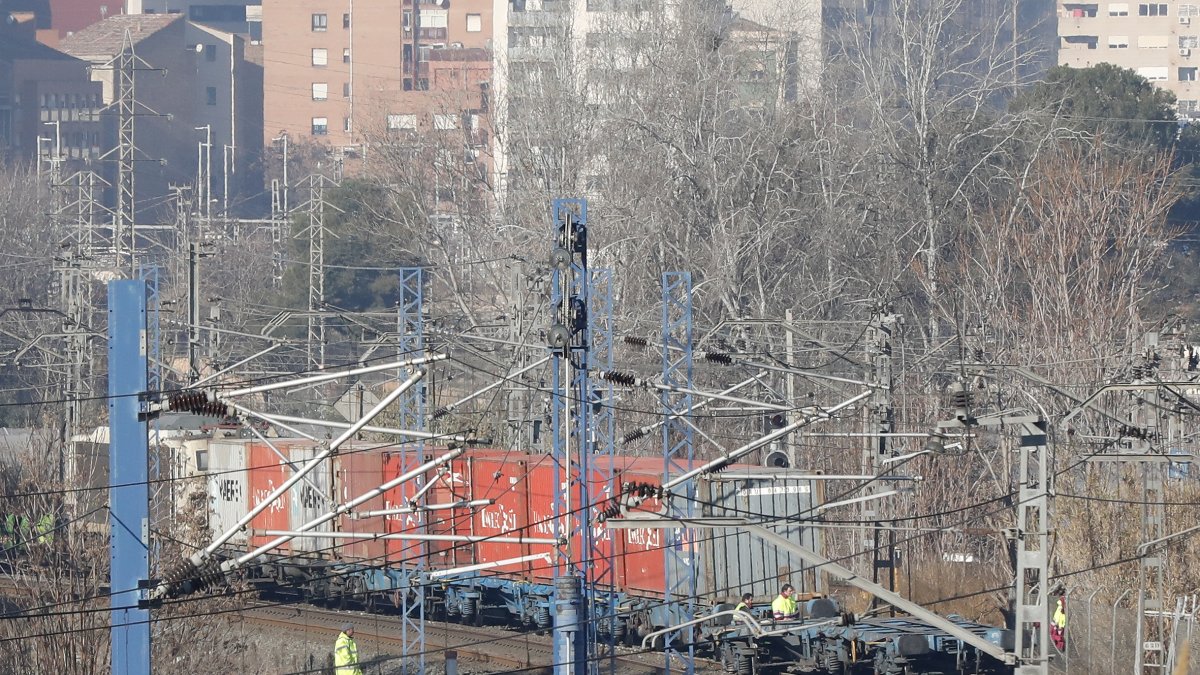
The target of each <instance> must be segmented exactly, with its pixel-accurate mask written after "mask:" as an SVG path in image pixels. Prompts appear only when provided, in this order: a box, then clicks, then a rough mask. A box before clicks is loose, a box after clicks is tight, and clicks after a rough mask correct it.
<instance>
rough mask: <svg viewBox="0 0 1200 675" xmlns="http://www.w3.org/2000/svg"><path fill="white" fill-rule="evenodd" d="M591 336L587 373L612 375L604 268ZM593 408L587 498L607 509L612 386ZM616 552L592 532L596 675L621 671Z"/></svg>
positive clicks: (613, 490)
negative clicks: (617, 650)
mask: <svg viewBox="0 0 1200 675" xmlns="http://www.w3.org/2000/svg"><path fill="white" fill-rule="evenodd" d="M588 281H589V285H590V288H589V291H588V299H589V301H590V306H589V308H588V325H589V331H588V333H589V335H590V336H591V338H590V339H591V350H590V352H589V354H588V370H589V371H591V372H595V371H596V370H604V371H611V370H612V369H613V365H614V363H613V272H612V270H611V269H608V268H602V269H596V270H591V271H590V273H589V275H588ZM588 403H589V407H590V408H591V423H592V426H591V433H592V436H591V439H590V443H589V446H588V448H587V450H588V451H589V452H591V458H590V460H589V465H590V471H589V473H588V476H587V481H586V482H587V485H588V495H589V497H590V498H591V502H590V503H591V504H594V505H599V504H604V503H607V502H608V500H610V499H612V498H614V497H616V494H617V490H618V488H619V486H618V485H616V484H615V480H614V476H615V471H616V467H614V466H613V462H614V461H615V454H616V433H617V432H616V417H615V415H614V414H613V407H614V405H615V391H614V386H613V382H612V381H611V380H601V381H597V382H595V383H594V385H593V388H592V390H591V391H590V392H589V395H588ZM597 511H598V509H597V508H596V507H595V506H593V507H592V508H590V509H589V516H590V517H589V519H588V520H589V522H596V517H595V514H596V512H597ZM616 553H617V550H616V547H615V545H614V542H613V533H612V532H611V531H610V530H608V529H607V528H603V529H598V530H595V531H593V532H592V536H591V550H589V551H588V554H587V555H588V560H589V565H588V579H587V591H588V592H587V593H585V601H586V602H587V603H588V605H589V606H590V607H591V608H592V610H593V611H594V613H595V617H594V620H593V621H592V622H590V623H589V628H590V631H591V632H593V633H595V644H596V649H595V651H596V657H597V661H596V662H595V668H594V670H595V671H596V672H600V673H605V672H607V673H615V672H616V668H617V661H616V645H617V640H618V639H619V638H620V637H621V635H620V630H621V628H622V626H623V625H624V624H623V623H622V622H621V621H620V618H619V616H618V613H619V608H618V606H617V595H616V593H615V592H613V591H615V589H616V585H617V578H616V570H615V568H614V566H613V559H614V556H615V555H616Z"/></svg>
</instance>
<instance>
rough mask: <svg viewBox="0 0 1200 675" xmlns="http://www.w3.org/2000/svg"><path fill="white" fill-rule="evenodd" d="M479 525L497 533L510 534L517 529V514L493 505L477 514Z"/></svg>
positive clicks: (501, 505) (499, 505) (502, 506)
mask: <svg viewBox="0 0 1200 675" xmlns="http://www.w3.org/2000/svg"><path fill="white" fill-rule="evenodd" d="M479 525H480V526H481V527H485V528H487V529H490V530H495V531H497V532H512V531H514V530H516V529H517V512H516V511H513V510H512V509H509V508H506V507H505V506H504V505H503V504H495V505H493V506H490V507H487V508H485V509H483V510H482V511H480V512H479Z"/></svg>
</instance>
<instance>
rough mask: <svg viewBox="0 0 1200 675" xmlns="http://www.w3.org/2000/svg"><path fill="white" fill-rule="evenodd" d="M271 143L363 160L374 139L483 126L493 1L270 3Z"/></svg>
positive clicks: (266, 12) (267, 114)
mask: <svg viewBox="0 0 1200 675" xmlns="http://www.w3.org/2000/svg"><path fill="white" fill-rule="evenodd" d="M262 11H263V27H264V31H263V49H264V64H265V65H264V106H263V109H264V137H263V140H264V143H271V142H272V139H274V138H277V137H278V136H280V134H283V133H286V134H288V136H289V138H291V139H292V140H293V141H296V140H300V141H311V142H315V143H320V144H324V145H328V146H330V147H331V148H335V149H341V150H342V152H344V153H345V154H347V155H349V156H352V157H353V156H356V155H358V154H359V153H360V152H361V150H362V149H363V148H364V147H365V146H369V145H370V143H371V139H373V138H375V139H379V138H387V137H389V135H392V134H401V133H416V132H421V131H451V130H456V129H464V128H468V127H469V128H471V129H476V128H479V127H480V126H482V123H481V122H480V119H479V118H480V116H481V115H483V114H485V113H486V108H487V106H488V103H487V97H488V86H489V81H490V79H491V74H492V52H491V48H492V32H493V26H492V0H454V2H445V1H444V0H436V1H434V0H399V1H398V2H389V3H377V2H361V1H360V2H358V3H355V2H353V0H264V2H263V10H262Z"/></svg>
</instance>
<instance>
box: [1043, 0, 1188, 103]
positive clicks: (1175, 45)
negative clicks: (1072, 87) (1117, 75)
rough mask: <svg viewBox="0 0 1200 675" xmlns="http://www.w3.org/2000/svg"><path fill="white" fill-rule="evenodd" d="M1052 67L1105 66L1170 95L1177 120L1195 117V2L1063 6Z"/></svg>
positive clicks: (1173, 0)
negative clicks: (1174, 100)
mask: <svg viewBox="0 0 1200 675" xmlns="http://www.w3.org/2000/svg"><path fill="white" fill-rule="evenodd" d="M1058 35H1059V52H1058V63H1059V64H1060V65H1064V66H1071V67H1073V68H1086V67H1088V66H1093V65H1096V64H1098V63H1111V64H1113V65H1116V66H1120V67H1122V68H1129V69H1130V70H1134V71H1136V72H1137V73H1138V74H1139V75H1141V76H1142V77H1145V78H1146V79H1147V80H1150V81H1151V82H1153V83H1154V84H1155V85H1157V86H1159V87H1162V88H1163V89H1167V90H1169V91H1171V92H1173V93H1174V94H1175V96H1176V98H1177V99H1178V101H1179V102H1178V108H1179V116H1180V117H1181V118H1185V119H1196V118H1198V117H1200V83H1197V81H1196V79H1197V78H1196V75H1197V69H1198V68H1200V0H1187V1H1184V2H1181V1H1179V0H1167V1H1163V2H1063V3H1060V4H1059V8H1058Z"/></svg>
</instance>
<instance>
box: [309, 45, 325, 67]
mask: <svg viewBox="0 0 1200 675" xmlns="http://www.w3.org/2000/svg"><path fill="white" fill-rule="evenodd" d="M312 64H313V65H314V66H327V65H329V50H328V49H314V50H312Z"/></svg>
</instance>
